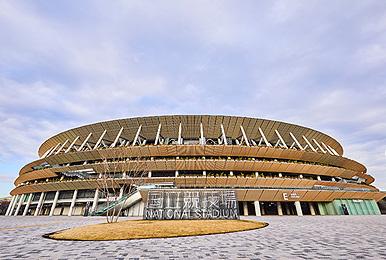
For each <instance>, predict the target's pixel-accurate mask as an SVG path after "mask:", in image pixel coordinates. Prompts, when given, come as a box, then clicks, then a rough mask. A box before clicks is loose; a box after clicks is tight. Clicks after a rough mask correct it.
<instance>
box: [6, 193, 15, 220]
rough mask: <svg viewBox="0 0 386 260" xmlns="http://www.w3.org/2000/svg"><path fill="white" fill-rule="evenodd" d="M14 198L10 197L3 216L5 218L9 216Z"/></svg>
mask: <svg viewBox="0 0 386 260" xmlns="http://www.w3.org/2000/svg"><path fill="white" fill-rule="evenodd" d="M15 198H16V196H12V199H11V201H10V202H9V205H8V208H7V211H6V212H5V215H6V216H8V215H9V212H10V211H11V208H12V205H13V203H15Z"/></svg>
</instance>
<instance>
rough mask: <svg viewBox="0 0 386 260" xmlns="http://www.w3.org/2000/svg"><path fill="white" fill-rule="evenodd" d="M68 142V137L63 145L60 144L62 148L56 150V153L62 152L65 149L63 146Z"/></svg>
mask: <svg viewBox="0 0 386 260" xmlns="http://www.w3.org/2000/svg"><path fill="white" fill-rule="evenodd" d="M67 143H68V139H67V140H66V141H65V142H64V143H63V144H62V146H60V148H59V149H58V150H57V151H56V153H55V154H58V153H60V152H61V151H62V150H63V147H64V146H65V145H66V144H67Z"/></svg>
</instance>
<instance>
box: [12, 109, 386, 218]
mask: <svg viewBox="0 0 386 260" xmlns="http://www.w3.org/2000/svg"><path fill="white" fill-rule="evenodd" d="M38 154H39V157H40V158H39V159H38V160H35V161H33V162H31V163H29V164H27V165H25V166H24V167H23V168H22V169H21V170H20V173H19V176H18V177H17V179H16V180H15V188H14V189H13V190H12V191H11V195H12V200H11V203H10V205H9V207H8V209H7V212H6V215H14V216H17V215H32V216H37V215H49V216H52V215H67V216H73V215H100V214H103V213H105V212H106V210H108V208H106V196H102V195H101V194H102V193H101V192H100V187H101V185H100V184H101V181H102V177H103V176H106V175H105V174H106V169H114V172H113V174H110V175H108V176H110V178H114V182H111V183H114V184H112V185H114V186H115V187H111V188H114V189H112V191H111V192H115V194H114V196H116V197H117V198H118V200H116V203H117V205H118V204H120V203H125V204H124V211H123V214H125V215H129V216H140V215H142V214H143V209H144V205H145V204H144V203H145V202H146V189H143V190H141V192H134V193H130V194H128V193H125V189H124V187H125V185H128V184H131V183H134V184H136V183H137V184H138V186H139V185H142V186H148V187H156V188H158V189H162V188H169V189H170V188H175V189H178V190H184V189H190V190H191V189H197V190H209V189H216V190H219V189H220V190H223V189H224V190H228V189H230V190H234V191H235V192H236V197H237V200H238V206H239V212H240V214H241V215H257V216H260V215H299V216H301V215H344V214H350V215H362V214H369V215H371V214H380V210H379V208H378V206H377V203H376V202H377V201H380V200H382V198H383V197H385V193H382V192H380V191H379V190H378V189H377V188H376V187H374V186H372V185H371V183H373V182H374V178H373V177H372V176H370V175H369V174H367V172H366V167H365V166H364V165H362V164H361V163H359V162H356V161H354V160H351V159H348V158H345V157H343V148H342V146H341V145H340V144H339V142H338V141H336V140H335V139H334V138H332V137H330V136H328V135H327V134H324V133H321V132H319V131H316V130H313V129H310V128H307V127H302V126H298V125H294V124H289V123H284V122H278V121H273V120H266V119H256V118H247V117H234V116H209V115H176V116H151V117H138V118H128V119H120V120H113V121H106V122H100V123H95V124H90V125H86V126H81V127H78V128H74V129H71V130H67V131H65V132H62V133H59V134H57V135H55V136H53V137H51V138H49V139H48V140H46V141H45V142H44V143H43V144H42V145H41V146H40V148H39V151H38ZM106 167H107V168H106ZM133 169H135V171H134V170H133ZM149 189H150V188H149ZM110 206H111V205H110ZM121 206H122V205H121ZM110 208H111V207H110Z"/></svg>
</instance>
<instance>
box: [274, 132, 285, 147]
mask: <svg viewBox="0 0 386 260" xmlns="http://www.w3.org/2000/svg"><path fill="white" fill-rule="evenodd" d="M275 133H276V135H277V137H279V140H280V142H281V143H282V145H283V146H284V147H285V148H287V149H288V146H287V144H286V143H285V142H284V139H283V137H281V135H280V133H279V131H277V130H275Z"/></svg>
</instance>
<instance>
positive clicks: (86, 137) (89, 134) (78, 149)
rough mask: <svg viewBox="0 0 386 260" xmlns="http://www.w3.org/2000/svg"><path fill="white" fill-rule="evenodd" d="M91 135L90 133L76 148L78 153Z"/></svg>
mask: <svg viewBox="0 0 386 260" xmlns="http://www.w3.org/2000/svg"><path fill="white" fill-rule="evenodd" d="M91 135H92V133H89V134H88V136H87V137H86V139H84V141H83V143H82V144H81V145H80V146H79V148H78V152H79V151H82V149H83V147H84V146H85V145H86V143H87V141H88V139H90V137H91Z"/></svg>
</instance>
